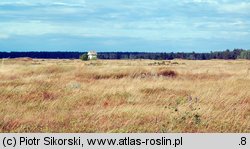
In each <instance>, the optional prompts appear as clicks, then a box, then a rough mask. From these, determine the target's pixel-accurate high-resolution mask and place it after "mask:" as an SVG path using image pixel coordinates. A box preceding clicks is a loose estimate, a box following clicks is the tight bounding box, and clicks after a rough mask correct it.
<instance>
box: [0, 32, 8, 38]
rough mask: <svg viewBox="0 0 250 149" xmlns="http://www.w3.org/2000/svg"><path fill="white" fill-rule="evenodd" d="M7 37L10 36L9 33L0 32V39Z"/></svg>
mask: <svg viewBox="0 0 250 149" xmlns="http://www.w3.org/2000/svg"><path fill="white" fill-rule="evenodd" d="M9 37H10V36H9V35H6V34H1V33H0V39H8V38H9Z"/></svg>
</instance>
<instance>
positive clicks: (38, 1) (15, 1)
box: [0, 0, 85, 7]
mask: <svg viewBox="0 0 250 149" xmlns="http://www.w3.org/2000/svg"><path fill="white" fill-rule="evenodd" d="M0 5H2V6H3V5H18V6H40V5H57V6H68V7H74V6H85V0H53V1H52V0H35V1H34V0H1V1H0Z"/></svg>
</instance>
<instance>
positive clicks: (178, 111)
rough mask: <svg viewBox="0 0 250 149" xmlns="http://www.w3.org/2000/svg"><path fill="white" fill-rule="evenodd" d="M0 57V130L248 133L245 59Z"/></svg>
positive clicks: (249, 92) (249, 68) (249, 91)
mask: <svg viewBox="0 0 250 149" xmlns="http://www.w3.org/2000/svg"><path fill="white" fill-rule="evenodd" d="M0 62H1V63H0V132H247V133H249V132H250V61H246V60H235V61H225V60H210V61H188V60H173V61H153V60H119V61H117V60H106V61H102V60H98V61H87V62H83V61H80V60H37V59H33V60H32V59H28V58H22V59H5V60H1V59H0Z"/></svg>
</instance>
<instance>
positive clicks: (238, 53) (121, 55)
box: [0, 49, 250, 60]
mask: <svg viewBox="0 0 250 149" xmlns="http://www.w3.org/2000/svg"><path fill="white" fill-rule="evenodd" d="M83 54H86V52H0V58H19V57H30V58H40V59H79V57H80V56H81V55H83ZM237 58H240V59H250V50H243V49H234V50H225V51H219V52H210V53H195V52H191V53H185V52H177V53H173V52H171V53H153V52H151V53H147V52H99V53H98V59H154V60H171V59H189V60H209V59H237Z"/></svg>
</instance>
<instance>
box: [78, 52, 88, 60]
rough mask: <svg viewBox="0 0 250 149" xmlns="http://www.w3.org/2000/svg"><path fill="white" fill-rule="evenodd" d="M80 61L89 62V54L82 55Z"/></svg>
mask: <svg viewBox="0 0 250 149" xmlns="http://www.w3.org/2000/svg"><path fill="white" fill-rule="evenodd" d="M80 59H81V60H83V61H87V60H88V54H83V55H81V56H80Z"/></svg>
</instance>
